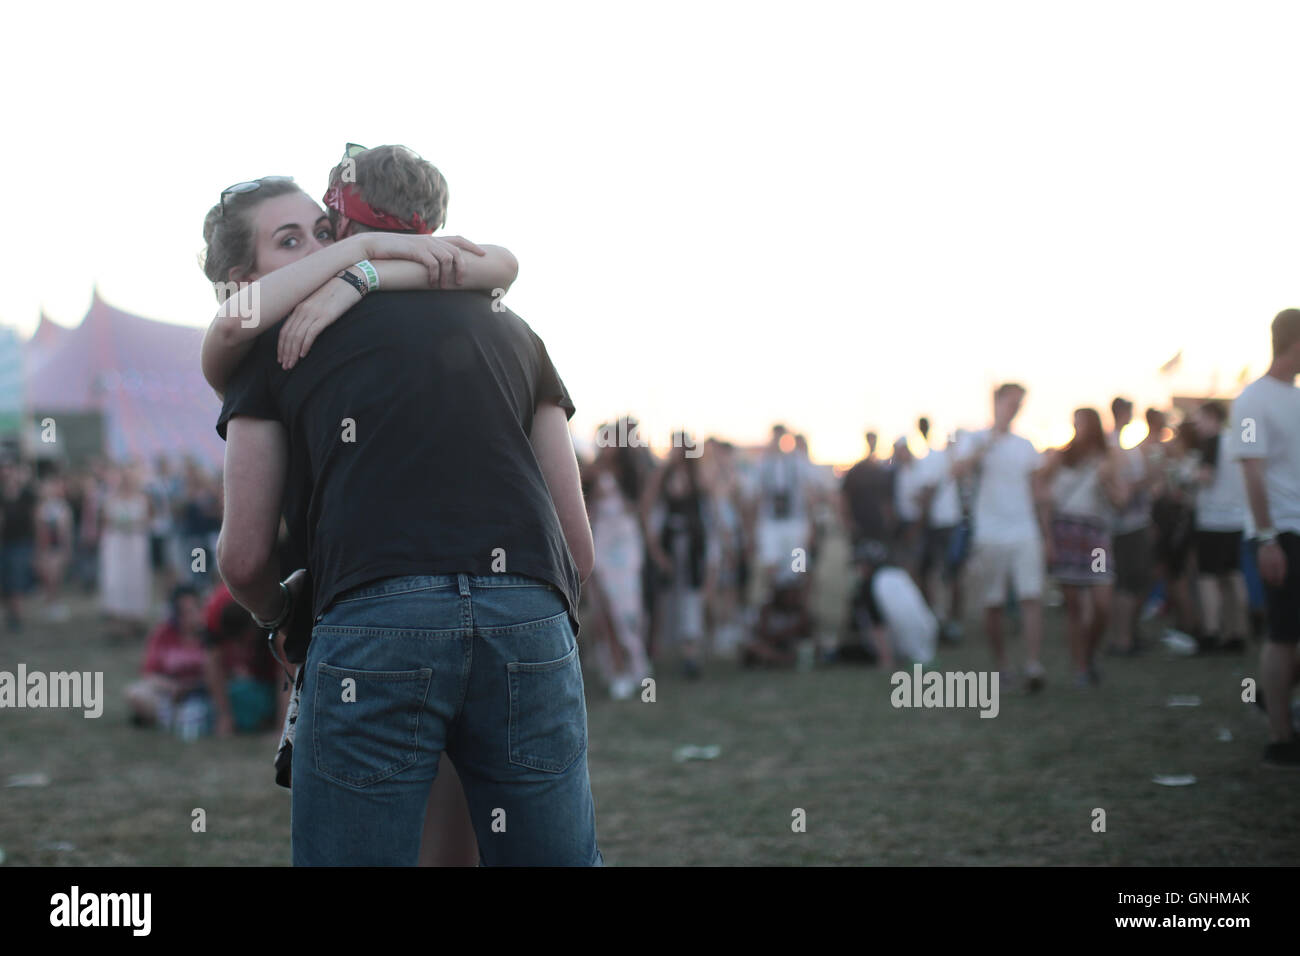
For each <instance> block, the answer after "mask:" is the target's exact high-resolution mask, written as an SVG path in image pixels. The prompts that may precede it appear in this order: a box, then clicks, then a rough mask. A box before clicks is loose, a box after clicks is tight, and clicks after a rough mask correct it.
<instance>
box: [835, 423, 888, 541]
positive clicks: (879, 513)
mask: <svg viewBox="0 0 1300 956" xmlns="http://www.w3.org/2000/svg"><path fill="white" fill-rule="evenodd" d="M875 438H876V435H875V432H868V434H867V446H868V451H867V457H866V458H864V459H862V460H861V461H860V462H858V463H857V464H856V465H854V466H853V467H852V468H850V469H849V471H848V473H847V474H846V475H845V476H844V482H843V484H842V486H841V492H842V494H843V503H844V511H845V513H846V514H845V517H846V518H847V519H848V522H849V530H850V532H851V537H852V540H853V543H854V544H855V545H857V544H859V543H861V542H863V541H888V540H889V538H890V536H891V534H892V531H893V523H894V507H893V501H894V476H893V472H892V471H890V469H889V468H888V466H886V465H885V464H884V462H882V461H880V459H878V458H877V457H876V442H875Z"/></svg>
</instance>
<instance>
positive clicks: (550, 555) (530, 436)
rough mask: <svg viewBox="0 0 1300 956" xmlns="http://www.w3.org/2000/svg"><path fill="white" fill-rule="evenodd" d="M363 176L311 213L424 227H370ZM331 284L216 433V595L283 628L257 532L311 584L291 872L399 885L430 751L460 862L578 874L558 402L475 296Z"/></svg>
mask: <svg viewBox="0 0 1300 956" xmlns="http://www.w3.org/2000/svg"><path fill="white" fill-rule="evenodd" d="M398 150H401V148H400V147H380V148H379V149H378V150H371V151H368V152H369V153H371V154H378V153H381V151H382V152H383V158H384V160H385V162H386V163H388V165H387V166H382V167H379V168H384V169H389V170H391V169H392V164H393V163H396V164H397V165H398V166H399V167H400V166H402V165H403V164H406V165H411V164H412V163H415V164H417V165H415V166H414V167H413V169H411V170H408V172H409V173H410V175H407V176H403V177H401V181H403V182H406V183H408V184H409V183H416V184H417V185H418V184H419V183H420V182H429V181H431V176H436V177H437V181H438V182H441V177H440V175H439V174H437V171H436V170H433V169H432V167H431V166H428V164H427V163H425V162H424V161H423V160H420V159H419V158H418V157H415V159H414V160H412V159H411V158H410V157H411V156H413V155H414V154H409V151H405V152H396V151H398ZM408 154H409V155H408ZM353 156H355V154H350V157H349V161H351V159H352V157H353ZM370 168H371V167H370V165H369V164H368V162H367V158H366V157H365V155H364V154H363V155H362V157H360V158H358V159H357V160H356V164H355V166H354V167H353V168H352V171H353V173H354V178H353V179H350V180H346V181H347V182H349V183H357V184H359V185H353V186H346V187H343V189H345V190H346V191H347V194H346V195H345V196H344V197H343V198H342V199H341V200H340V199H339V192H338V191H337V187H338V172H339V170H338V168H336V170H335V174H334V175H333V176H332V179H331V181H332V186H331V193H330V194H329V195H327V197H326V203H327V205H331V207H332V208H345V209H346V210H347V213H348V217H350V219H351V221H352V222H353V223H355V222H356V221H361V222H364V223H368V224H369V225H371V226H372V227H374V228H391V227H389V226H386V225H385V226H383V227H381V226H380V225H379V223H385V224H387V223H389V222H392V221H394V220H400V221H414V222H416V223H419V224H420V225H419V227H418V228H413V229H412V230H411V231H416V232H423V231H427V229H426V228H425V224H427V223H434V224H436V223H438V222H440V221H441V218H440V212H439V210H438V209H436V208H434V209H431V208H429V207H428V206H427V205H426V206H421V207H420V208H417V209H416V210H415V211H414V213H413V212H412V210H411V209H406V210H403V209H388V210H387V211H380V210H377V209H374V208H372V207H371V206H370V205H369V202H370V200H369V199H368V197H367V195H366V192H365V184H366V183H367V182H370V181H372V180H370V179H368V178H367V177H368V176H369V175H370V173H369V172H368V170H369V169H370ZM430 171H432V172H431V173H430ZM398 192H400V190H398ZM387 195H390V196H391V195H393V192H392V191H391V190H390V191H389V193H388V194H387ZM331 197H333V198H334V199H335V200H338V205H337V207H336V206H335V204H334V203H332V202H331ZM440 201H441V202H445V193H444V194H443V195H442V198H441V200H440ZM340 219H342V225H341V228H340V230H339V231H340V234H345V233H346V231H347V229H348V228H349V225H348V222H349V220H348V219H347V218H344V217H342V216H340ZM366 265H367V266H368V264H366ZM361 266H362V264H358V267H356V268H357V270H358V271H359V272H360V273H361V274H362V275H363V276H364V273H365V269H364V268H362V267H361ZM351 271H352V270H349V272H351ZM353 279H354V280H356V281H353V282H352V283H351V284H353V285H354V287H356V288H357V291H358V295H359V297H360V301H359V304H358V305H356V306H354V307H353V308H352V309H351V310H350V311H349V312H347V313H346V314H345V315H343V316H342V318H340V319H339V320H338V321H337V322H335V323H334V324H333V325H331V326H330V327H329V328H327V329H326V330H325V331H324V332H323V333H321V335H320V336H319V338H317V340H316V341H315V343H314V345H313V346H312V349H311V351H310V353H309V354H308V355H306V356H305V357H303V358H302V359H301V360H300V361H299V362H298V363H297V364H296V365H294V366H293V368H292V369H290V370H289V371H284V370H283V369H281V368H280V367H279V365H278V364H277V362H276V353H277V341H278V329H277V328H275V327H272V328H269V329H267V330H266V332H265V333H263V334H262V335H260V336H259V337H258V338H257V340H256V342H255V345H254V347H253V351H252V352H251V353H250V354H249V356H248V357H247V358H246V360H245V361H244V363H243V364H242V365H241V366H240V368H239V369H238V370H237V372H236V373H235V376H234V378H233V379H232V380H231V382H230V383H229V385H228V386H227V390H226V394H225V401H224V406H223V408H222V411H221V417H220V421H219V423H218V426H217V427H218V431H219V432H221V433H222V435H223V437H225V439H226V442H227V445H226V471H225V483H226V495H227V501H226V512H225V524H224V526H223V528H222V534H221V542H220V544H219V547H218V560H219V563H220V567H221V572H222V577H223V579H224V580H225V581H226V584H227V586H228V587H229V588H230V591H231V593H232V594H233V595H234V596H235V599H236V600H238V601H239V603H240V604H242V605H244V606H245V607H247V608H248V609H249V610H250V611H251V612H252V613H253V614H254V615H255V617H257V618H259V619H260V620H261V621H262V622H263V623H266V624H269V625H279V624H280V623H282V621H283V620H285V619H286V618H287V617H288V616H289V615H290V614H291V613H292V610H293V600H292V597H291V594H290V592H289V591H287V590H286V589H285V588H284V586H283V585H281V584H279V582H278V575H277V571H278V559H277V555H276V548H275V544H276V532H277V530H278V525H279V519H280V515H281V512H283V515H284V518H285V521H286V524H287V526H288V530H289V534H290V538H291V539H292V540H294V541H296V542H300V543H302V544H301V545H300V546H301V547H304V548H305V551H306V555H307V562H308V568H309V570H310V573H311V577H312V579H313V582H314V588H313V599H312V601H313V606H312V618H313V620H314V626H313V627H312V630H311V640H310V645H309V646H308V648H307V654H306V660H305V661H304V663H303V665H302V667H301V668H300V670H299V674H300V677H299V681H300V696H299V699H300V701H301V707H300V710H299V712H298V716H297V723H296V739H297V741H299V742H300V744H301V745H300V746H295V747H294V748H293V754H292V792H293V812H292V826H293V841H292V845H293V857H294V863H295V865H341V864H345V865H393V864H406V865H414V863H415V862H416V860H417V857H418V854H419V849H420V840H421V831H422V829H423V825H424V817H425V808H426V804H427V800H428V797H429V792H430V787H431V785H432V782H433V780H434V778H435V777H436V776H437V773H438V763H439V755H440V753H441V752H443V751H445V752H446V753H447V754H448V755H449V756H450V757H451V759H452V760H453V761H454V763H455V766H456V769H457V771H458V773H459V777H460V781H461V784H462V786H463V787H464V791H465V799H466V804H467V806H468V810H469V816H470V821H471V823H472V825H473V827H474V831H475V835H476V837H477V840H478V846H479V852H480V857H481V860H482V862H484V863H487V864H504V865H534V864H539V865H592V864H595V865H599V864H600V863H601V862H602V857H601V854H600V852H599V850H598V848H597V845H596V830H595V810H594V804H593V801H592V797H591V784H590V780H589V776H588V771H587V722H586V704H585V696H584V690H583V684H582V670H581V664H580V662H579V659H578V648H577V641H576V634H577V620H576V617H575V610H576V608H577V605H578V588H579V584H580V581H581V580H582V579H584V578H585V577H586V576H587V575H588V574H590V572H591V562H592V550H591V531H590V527H589V526H588V525H587V524H586V518H585V511H584V509H583V506H582V498H581V489H580V486H579V479H578V468H577V461H576V456H575V453H574V451H573V444H572V439H571V438H570V436H569V433H568V427H567V419H568V417H569V416H571V415H572V414H573V410H574V407H573V403H572V401H571V400H570V398H569V395H568V392H567V390H566V389H565V387H564V384H563V382H562V381H561V380H560V377H559V375H558V373H557V372H556V370H555V368H554V366H553V365H552V364H551V360H550V357H549V355H548V354H547V350H546V347H545V345H544V344H543V343H542V340H541V339H540V338H539V337H538V336H537V335H536V334H535V333H534V332H533V331H532V329H530V328H529V327H528V325H527V324H526V323H525V322H524V321H523V320H522V319H520V318H519V317H518V316H516V315H515V314H513V313H512V312H510V311H508V310H505V309H502V308H501V306H500V303H499V302H498V301H495V300H494V299H493V298H492V297H489V296H486V295H482V294H477V293H471V292H451V291H427V292H382V293H376V294H367V293H366V292H364V291H362V286H361V280H357V276H356V275H355V274H354V275H353ZM571 548H572V549H573V550H571Z"/></svg>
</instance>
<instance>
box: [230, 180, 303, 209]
mask: <svg viewBox="0 0 1300 956" xmlns="http://www.w3.org/2000/svg"><path fill="white" fill-rule="evenodd" d="M291 182H293V177H292V176H263V177H262V178H261V179H250V180H249V181H248V182H246V183H235V185H233V186H230V187H228V188H226V189H223V190H221V216H222V218H225V215H226V197H227V196H239V195H242V194H243V193H251V192H252V191H253V190H255V189H260V188H261V186H262V184H263V183H291Z"/></svg>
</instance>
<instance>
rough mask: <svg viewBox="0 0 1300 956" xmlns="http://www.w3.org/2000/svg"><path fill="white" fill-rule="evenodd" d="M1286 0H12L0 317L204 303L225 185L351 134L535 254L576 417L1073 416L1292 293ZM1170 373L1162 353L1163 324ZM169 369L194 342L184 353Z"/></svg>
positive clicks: (1171, 381) (70, 317)
mask: <svg viewBox="0 0 1300 956" xmlns="http://www.w3.org/2000/svg"><path fill="white" fill-rule="evenodd" d="M1297 11H1300V7H1297V6H1296V5H1295V4H1282V3H1278V4H1273V3H1248V4H1241V3H1238V4H1228V3H1215V4H1205V3H1189V2H1179V3H1154V2H1148V3H1143V2H1126V3H1096V2H1094V3H1089V4H1079V3H1069V4H1066V3H1046V2H1036V3H989V2H981V3H978V4H975V3H953V2H944V3H918V2H908V3H902V2H899V3H887V4H886V3H852V4H850V3H843V4H816V3H799V4H791V3H782V4H770V5H764V4H759V3H736V4H730V3H709V2H694V3H663V2H659V3H654V4H644V5H637V6H635V7H633V6H625V5H622V4H608V3H606V4H544V3H526V4H525V3H520V4H505V3H501V4H497V3H488V2H475V3H473V4H454V5H447V4H440V3H434V2H427V0H426V2H420V3H410V4H381V3H367V4H355V3H336V4H330V3H312V4H303V5H301V6H300V7H299V8H298V10H297V12H290V9H289V6H288V5H287V4H272V3H265V2H263V3H243V2H228V3H222V4H209V5H202V6H199V7H190V6H186V5H174V4H158V5H146V4H130V3H126V4H109V5H102V6H96V7H88V8H87V9H86V10H84V11H78V12H72V11H70V10H69V9H67V8H64V7H61V6H55V5H53V4H23V5H21V6H19V7H16V8H11V9H8V10H6V21H7V22H6V40H7V42H6V51H5V57H4V59H3V61H0V80H2V81H3V84H4V90H5V104H6V116H5V120H4V123H3V126H2V127H0V130H2V132H0V136H3V137H4V140H3V151H2V152H3V163H4V167H3V172H4V174H5V180H6V184H7V188H6V189H5V191H4V213H3V221H4V229H3V230H2V231H0V322H4V323H7V324H10V325H13V326H16V327H18V328H19V329H20V330H22V331H23V332H24V333H26V332H29V331H30V330H31V328H32V327H33V326H34V325H35V323H36V319H37V315H38V313H39V310H40V309H41V307H42V306H44V308H45V310H46V311H47V312H48V314H50V315H51V316H52V317H53V318H54V319H55V320H56V321H59V322H62V323H64V324H75V323H76V322H77V321H79V320H80V318H81V317H82V315H83V314H84V313H85V311H86V308H87V306H88V304H89V300H90V294H91V289H92V286H93V285H94V284H95V283H96V282H97V283H98V285H99V288H100V291H101V293H102V294H103V296H104V297H105V298H106V299H107V300H108V301H110V302H111V303H113V304H114V305H116V306H118V307H120V308H123V309H126V310H128V311H132V312H136V313H138V314H141V315H146V316H150V317H153V318H159V319H166V320H169V321H176V322H186V323H191V324H195V325H204V324H206V323H207V322H208V320H209V319H210V318H211V315H212V312H213V310H214V300H213V297H212V292H211V288H210V287H209V286H208V285H207V284H206V283H205V281H204V279H203V276H202V274H201V273H200V271H199V269H198V266H197V263H196V255H197V253H198V252H199V251H200V249H201V246H202V236H201V225H202V220H203V216H204V213H205V212H206V211H207V209H208V207H209V206H211V205H212V203H214V202H215V201H216V199H217V196H218V194H219V192H220V191H221V189H222V188H224V187H225V186H227V185H229V184H231V183H234V182H237V181H240V180H244V179H250V178H255V177H258V176H264V175H271V174H288V175H292V176H294V177H296V178H297V179H298V181H299V182H301V183H302V184H303V186H304V188H306V189H307V190H308V192H309V193H311V195H313V196H314V197H317V198H319V196H320V195H321V193H322V192H323V190H324V183H325V177H326V174H327V173H328V170H329V168H330V166H331V165H333V163H334V162H335V161H336V160H337V159H338V157H339V156H340V154H341V153H342V149H343V146H344V144H345V143H346V142H348V141H353V142H359V143H363V144H365V145H380V144H382V143H394V142H396V143H405V144H407V145H409V146H411V147H412V148H414V149H416V150H417V151H419V152H420V153H422V154H423V155H424V156H425V157H426V158H428V159H429V160H431V161H432V162H434V163H435V164H436V165H437V166H438V167H439V168H440V169H441V170H442V171H443V173H444V174H445V175H446V177H447V179H448V180H449V182H450V184H451V203H450V216H449V220H448V231H450V232H453V233H460V234H463V235H466V236H468V237H470V238H471V239H475V240H479V241H484V242H494V243H499V244H502V245H505V246H507V247H509V248H510V249H511V250H513V251H514V252H515V254H516V255H517V256H518V258H519V261H520V263H521V270H520V275H519V280H518V283H517V284H516V286H515V288H514V289H513V290H512V291H511V292H510V295H509V296H508V298H507V302H508V303H509V304H510V305H511V307H512V308H513V309H514V310H515V311H516V312H518V313H519V314H520V315H521V316H523V317H524V318H525V319H526V320H527V321H528V322H529V323H530V324H531V325H532V326H533V327H534V328H535V329H536V330H537V331H538V332H539V333H540V334H541V335H542V336H543V338H545V339H546V341H547V343H548V346H549V348H550V350H551V354H552V356H553V358H554V359H555V362H556V364H557V366H558V367H559V369H560V372H561V374H562V375H563V376H564V378H565V380H566V383H567V384H568V386H569V388H570V390H571V392H572V393H573V395H574V398H575V401H576V404H577V406H578V415H577V416H576V418H575V420H574V424H575V432H577V433H579V434H580V435H581V436H583V437H586V436H588V435H589V434H590V432H591V430H592V429H593V428H594V426H595V425H596V423H598V422H599V421H601V420H603V419H605V418H607V417H611V416H614V415H616V414H618V413H620V412H623V411H629V410H630V411H635V412H636V413H638V414H639V415H640V416H641V418H642V420H643V421H644V422H645V425H646V429H647V430H648V432H649V433H650V435H651V436H652V437H666V436H667V435H668V433H669V431H670V429H671V428H672V427H673V426H675V425H679V424H680V425H686V426H689V427H691V428H693V429H694V430H695V431H696V432H697V433H699V434H708V433H715V432H716V433H722V434H725V435H728V436H730V437H733V438H735V439H737V440H740V441H745V442H748V441H757V440H761V439H762V438H763V437H764V436H765V434H766V431H767V428H768V426H769V425H770V424H771V423H772V422H773V421H775V420H781V421H785V422H787V423H788V424H789V425H790V426H791V427H793V428H796V429H800V430H803V431H805V432H807V434H808V435H809V438H810V442H811V446H812V452H813V456H814V458H816V459H819V460H823V461H848V460H852V459H854V458H855V457H857V454H858V452H859V450H860V446H861V443H862V442H861V435H862V432H863V430H864V429H865V428H866V427H867V426H874V427H877V428H878V429H879V430H880V431H881V433H882V439H883V440H885V441H888V440H890V439H892V437H893V436H894V435H896V434H898V433H899V432H902V431H904V430H906V429H907V428H908V426H909V424H910V423H911V422H912V421H914V419H915V417H916V416H917V415H918V414H920V413H923V412H924V413H928V414H929V415H930V416H931V418H932V419H933V420H934V421H935V422H936V425H937V427H938V429H939V430H941V431H942V430H947V429H950V428H953V427H956V426H957V425H980V424H983V423H984V421H985V419H986V418H987V417H988V409H989V398H988V393H989V390H990V389H991V387H992V386H993V385H994V384H996V383H997V382H998V381H1001V380H1004V379H1008V378H1010V379H1018V380H1021V381H1023V382H1024V383H1025V384H1026V385H1027V386H1028V388H1029V397H1028V400H1027V403H1026V406H1025V410H1024V413H1023V415H1022V419H1021V421H1020V422H1019V430H1021V431H1022V432H1023V433H1024V434H1026V435H1028V436H1029V437H1030V438H1031V439H1033V440H1035V441H1036V442H1037V443H1038V444H1040V445H1042V444H1045V443H1048V442H1057V441H1061V440H1063V439H1065V438H1068V436H1069V433H1070V429H1069V422H1070V411H1071V409H1072V408H1074V407H1075V406H1076V405H1080V404H1091V405H1095V406H1097V407H1099V408H1102V407H1104V406H1106V405H1108V404H1109V401H1110V399H1111V397H1112V396H1113V395H1114V394H1115V393H1117V392H1123V393H1125V394H1128V395H1130V396H1132V397H1133V398H1134V399H1135V400H1136V401H1137V402H1138V403H1139V406H1142V405H1145V404H1147V403H1151V402H1156V403H1163V402H1164V401H1165V400H1166V399H1167V398H1168V396H1169V394H1170V392H1171V390H1173V391H1179V392H1192V393H1203V392H1206V391H1208V390H1209V389H1211V388H1212V387H1216V386H1217V388H1218V389H1219V390H1220V391H1221V392H1224V393H1232V392H1233V391H1234V390H1235V387H1236V382H1237V379H1238V376H1239V374H1240V373H1241V372H1242V370H1243V369H1247V370H1248V373H1249V375H1250V376H1251V377H1255V376H1258V375H1259V374H1260V373H1261V372H1262V371H1263V370H1264V368H1265V367H1266V365H1267V363H1268V325H1269V322H1270V320H1271V319H1272V316H1273V315H1274V314H1275V313H1276V312H1277V311H1279V310H1280V309H1282V308H1285V307H1288V306H1293V305H1297V304H1300V295H1297V291H1296V286H1295V281H1294V280H1295V275H1296V263H1297V261H1298V253H1300V248H1298V247H1300V234H1298V231H1297V228H1296V223H1297V222H1300V215H1298V214H1300V208H1298V206H1300V189H1298V187H1297V175H1296V157H1297V155H1300V151H1298V150H1297V145H1298V143H1297V140H1298V139H1300V124H1298V123H1297V122H1296V109H1297V103H1298V102H1300V100H1298V99H1297V81H1296V76H1297V70H1296V59H1295V57H1296V51H1295V41H1296V37H1297V32H1296V27H1297V26H1298V25H1300V14H1298V13H1297ZM1180 348H1181V349H1183V350H1184V361H1183V364H1182V366H1181V368H1180V369H1179V371H1178V372H1177V373H1175V374H1174V375H1173V376H1172V377H1163V378H1162V377H1161V376H1159V375H1158V374H1157V369H1158V368H1159V366H1160V365H1161V364H1162V363H1164V362H1165V361H1166V360H1168V359H1169V358H1170V357H1171V356H1173V355H1174V353H1175V352H1177V351H1178V350H1179V349H1180ZM195 374H196V375H197V374H198V371H197V369H196V370H195Z"/></svg>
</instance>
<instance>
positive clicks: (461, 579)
mask: <svg viewBox="0 0 1300 956" xmlns="http://www.w3.org/2000/svg"><path fill="white" fill-rule="evenodd" d="M456 584H457V585H458V586H459V587H460V596H461V597H469V575H468V574H457V575H456Z"/></svg>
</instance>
